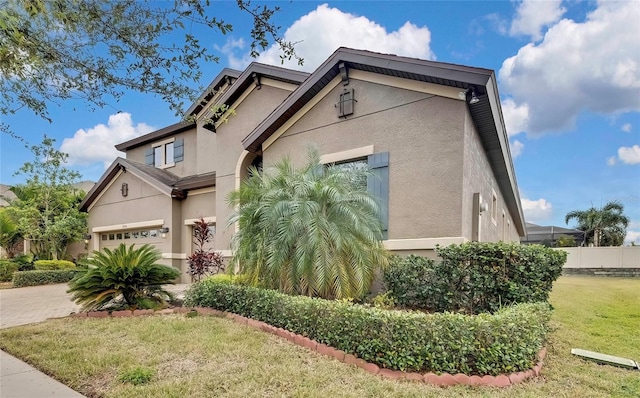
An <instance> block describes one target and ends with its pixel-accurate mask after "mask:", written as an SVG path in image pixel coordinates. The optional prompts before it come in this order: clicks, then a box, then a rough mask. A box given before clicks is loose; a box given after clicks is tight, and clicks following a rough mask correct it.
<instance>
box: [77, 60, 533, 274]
mask: <svg viewBox="0 0 640 398" xmlns="http://www.w3.org/2000/svg"><path fill="white" fill-rule="evenodd" d="M221 106H226V107H228V109H229V110H228V112H227V113H226V114H225V115H223V116H221V117H218V116H213V117H212V109H219V108H220V107H221ZM188 113H189V115H190V116H192V119H194V120H195V122H193V123H177V124H174V125H172V126H168V127H165V128H163V129H161V130H158V131H155V132H152V133H149V134H147V135H144V136H141V137H139V138H136V139H133V140H130V141H128V142H124V143H122V144H119V145H117V148H118V149H119V150H121V151H124V152H125V153H126V159H122V158H118V159H116V160H115V161H114V162H113V164H112V165H111V166H110V167H109V168H108V169H107V171H106V172H105V173H104V175H103V176H102V178H101V179H100V181H99V182H98V183H97V184H96V185H95V187H94V188H93V189H92V190H91V191H90V192H89V193H88V195H87V197H86V198H85V200H84V202H83V203H82V209H83V210H84V211H87V212H88V213H89V231H90V233H91V234H92V241H91V246H92V247H93V249H96V250H98V249H101V248H104V247H114V246H117V245H118V244H120V243H123V242H124V243H127V244H132V243H139V244H142V243H150V244H153V245H155V246H157V247H158V248H159V249H160V250H161V252H162V253H163V254H162V255H163V259H164V260H163V261H165V262H166V263H167V264H171V265H173V266H174V267H177V268H179V269H181V270H182V272H183V280H184V281H188V280H189V277H188V275H187V274H186V272H185V271H186V269H187V264H186V260H185V258H186V256H188V255H189V254H190V253H191V251H192V242H191V241H192V225H193V223H194V220H195V219H197V218H199V217H204V218H205V220H207V221H208V222H209V223H210V224H211V226H212V227H215V242H214V243H213V247H214V248H215V249H216V250H220V251H222V252H223V254H224V255H225V256H229V255H231V252H230V247H229V241H230V237H231V235H232V233H233V229H232V228H226V224H227V219H228V217H229V215H230V208H229V207H228V205H227V202H226V196H227V195H228V193H229V192H231V191H232V190H234V189H235V188H237V187H238V186H239V184H240V181H241V180H242V178H244V177H245V176H246V174H247V167H248V166H250V165H251V164H257V163H260V162H262V163H263V164H265V165H269V164H271V163H274V162H275V161H277V160H279V159H280V158H281V157H283V156H285V155H289V156H290V157H291V158H292V159H293V160H294V162H304V161H305V160H306V153H307V148H308V147H309V146H314V147H315V148H317V149H318V150H319V151H320V153H321V155H322V161H323V162H324V163H336V162H355V161H358V162H367V164H368V165H369V167H370V168H371V169H372V171H373V173H374V174H376V175H378V176H379V178H376V179H372V181H374V182H372V183H370V186H369V187H368V189H370V190H371V191H372V192H373V193H375V194H376V195H377V196H378V197H379V198H380V199H381V203H382V208H383V212H382V213H383V220H382V221H383V224H384V226H385V240H384V244H385V246H386V247H387V248H389V249H390V250H393V251H395V252H398V253H409V252H411V253H416V252H417V253H423V254H424V253H428V252H429V251H430V250H432V249H433V248H434V247H435V246H436V245H437V244H440V245H447V244H450V243H462V242H465V241H471V240H479V241H498V240H503V241H519V239H520V236H523V235H524V232H525V231H524V218H523V215H522V208H521V205H520V198H519V194H518V187H517V183H516V178H515V173H514V169H513V164H512V159H511V154H510V152H509V144H508V138H507V132H506V130H505V124H504V120H503V116H502V110H501V107H500V98H499V95H498V90H497V86H496V78H495V74H494V72H493V71H492V70H487V69H481V68H472V67H467V66H461V65H452V64H446V63H440V62H434V61H424V60H420V59H412V58H405V57H399V56H395V55H386V54H378V53H372V52H368V51H361V50H352V49H347V48H340V49H338V50H337V51H336V52H335V53H333V55H331V56H330V57H329V58H328V59H327V60H326V61H325V62H324V63H323V64H322V65H321V66H320V67H318V69H316V70H315V71H314V72H313V73H312V74H307V73H302V72H297V71H293V70H288V69H284V68H279V67H274V66H267V65H262V64H259V63H252V64H251V65H249V66H248V67H247V69H246V70H245V71H243V72H239V71H235V70H230V69H224V70H222V72H221V73H220V74H219V75H218V76H217V77H216V78H215V79H214V81H213V82H212V83H211V85H210V86H209V87H208V89H207V90H206V91H205V93H204V94H203V95H202V96H201V97H200V98H199V100H198V101H197V102H196V103H195V104H194V105H193V106H192V107H191V108H190V109H189V111H188Z"/></svg>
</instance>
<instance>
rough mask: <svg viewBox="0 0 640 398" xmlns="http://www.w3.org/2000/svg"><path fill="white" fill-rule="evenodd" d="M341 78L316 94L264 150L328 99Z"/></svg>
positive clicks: (263, 146) (271, 139)
mask: <svg viewBox="0 0 640 398" xmlns="http://www.w3.org/2000/svg"><path fill="white" fill-rule="evenodd" d="M341 81H342V80H341V78H340V76H336V77H334V78H333V80H331V81H330V82H329V83H328V84H327V85H326V86H324V88H323V89H322V90H320V92H319V93H318V94H316V95H315V96H314V97H313V98H312V99H311V100H310V101H309V102H307V103H306V104H305V106H303V107H302V108H301V109H300V110H299V111H298V112H296V114H295V115H293V116H292V117H290V118H289V120H287V122H286V123H285V124H283V125H282V126H281V127H280V128H279V129H278V130H276V132H275V133H273V134H272V135H271V136H270V137H269V138H267V139H266V141H265V142H263V143H262V150H263V151H264V150H265V149H267V148H269V147H270V146H271V144H273V143H274V142H275V141H276V140H277V139H278V138H280V136H281V135H282V134H284V133H285V132H286V131H287V130H289V129H290V128H291V126H293V125H294V124H295V123H296V122H297V121H298V120H300V119H301V118H302V117H303V116H304V115H305V114H306V113H307V112H309V111H310V110H311V108H313V107H314V106H316V104H317V103H318V102H320V100H322V99H323V98H324V97H326V96H327V95H328V94H329V93H330V92H331V90H333V89H334V88H335V87H336V86H337V85H338V84H339V83H340V82H341Z"/></svg>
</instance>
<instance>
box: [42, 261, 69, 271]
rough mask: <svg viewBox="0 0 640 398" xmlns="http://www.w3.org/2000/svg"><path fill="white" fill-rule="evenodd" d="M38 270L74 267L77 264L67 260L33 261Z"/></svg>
mask: <svg viewBox="0 0 640 398" xmlns="http://www.w3.org/2000/svg"><path fill="white" fill-rule="evenodd" d="M33 265H34V266H35V268H36V269H37V270H56V269H74V268H76V265H75V264H74V263H73V262H71V261H67V260H38V261H36V262H34V263H33Z"/></svg>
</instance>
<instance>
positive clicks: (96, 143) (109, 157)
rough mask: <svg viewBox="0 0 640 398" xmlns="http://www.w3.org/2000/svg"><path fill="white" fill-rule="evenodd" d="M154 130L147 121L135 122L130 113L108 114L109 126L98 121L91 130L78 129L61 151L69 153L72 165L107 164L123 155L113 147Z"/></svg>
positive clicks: (63, 142)
mask: <svg viewBox="0 0 640 398" xmlns="http://www.w3.org/2000/svg"><path fill="white" fill-rule="evenodd" d="M153 130H154V129H153V128H152V127H151V126H149V125H146V124H144V123H138V124H137V125H134V124H133V122H132V120H131V114H129V113H117V114H115V115H111V116H109V121H108V122H107V125H106V126H105V125H104V124H98V125H96V126H94V127H91V128H88V129H86V130H85V129H80V130H78V131H76V133H75V134H74V135H73V138H65V139H64V141H62V145H61V146H60V150H61V151H62V152H66V153H68V154H69V164H71V165H91V164H94V163H98V162H103V163H104V166H105V167H107V166H108V165H109V164H111V162H113V160H114V159H115V158H116V157H117V156H123V154H122V152H119V151H117V150H116V148H115V147H114V146H115V145H116V144H119V143H121V142H124V141H128V140H130V139H133V138H135V137H139V136H141V135H143V134H147V133H150V132H151V131H153Z"/></svg>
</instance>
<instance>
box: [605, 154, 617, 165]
mask: <svg viewBox="0 0 640 398" xmlns="http://www.w3.org/2000/svg"><path fill="white" fill-rule="evenodd" d="M616 160H617V159H616V157H615V156H611V157H610V158H607V165H609V166H613V165H615V164H616Z"/></svg>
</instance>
